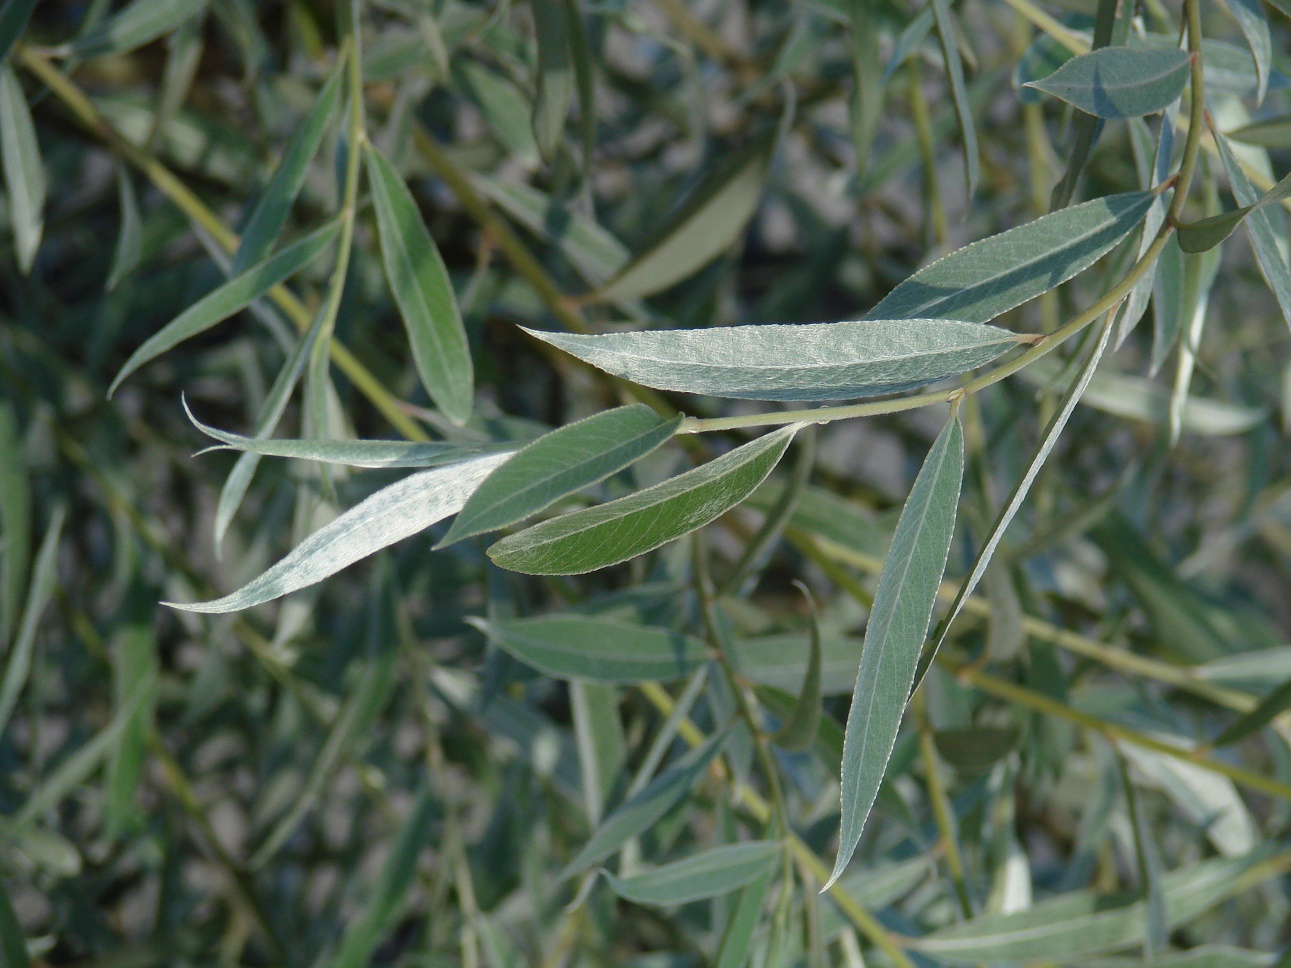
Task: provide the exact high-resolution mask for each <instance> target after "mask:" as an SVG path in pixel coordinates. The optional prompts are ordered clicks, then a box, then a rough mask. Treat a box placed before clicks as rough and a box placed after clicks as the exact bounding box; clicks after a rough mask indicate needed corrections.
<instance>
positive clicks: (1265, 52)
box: [1224, 0, 1273, 106]
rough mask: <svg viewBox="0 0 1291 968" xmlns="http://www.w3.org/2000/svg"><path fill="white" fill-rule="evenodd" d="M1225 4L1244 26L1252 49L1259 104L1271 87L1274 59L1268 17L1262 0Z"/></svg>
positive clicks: (1225, 1)
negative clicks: (1271, 67) (1270, 75)
mask: <svg viewBox="0 0 1291 968" xmlns="http://www.w3.org/2000/svg"><path fill="white" fill-rule="evenodd" d="M1224 6H1225V7H1227V8H1228V12H1229V13H1230V14H1232V15H1233V19H1234V20H1236V21H1237V25H1238V26H1239V27H1241V28H1242V36H1243V37H1245V38H1246V46H1247V47H1249V48H1250V50H1251V59H1252V60H1253V61H1254V62H1255V76H1256V78H1257V81H1256V91H1255V103H1256V105H1257V106H1258V105H1259V104H1261V103H1262V102H1263V101H1264V94H1265V92H1266V91H1268V89H1269V68H1270V66H1271V62H1272V60H1273V41H1272V38H1271V37H1270V36H1269V21H1268V18H1267V17H1265V16H1264V8H1263V7H1262V6H1261V5H1260V0H1224Z"/></svg>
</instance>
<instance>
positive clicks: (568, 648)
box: [467, 614, 710, 683]
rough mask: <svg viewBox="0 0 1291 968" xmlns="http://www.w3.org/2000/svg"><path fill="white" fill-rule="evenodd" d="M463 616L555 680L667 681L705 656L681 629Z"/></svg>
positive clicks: (564, 618) (582, 619) (582, 618)
mask: <svg viewBox="0 0 1291 968" xmlns="http://www.w3.org/2000/svg"><path fill="white" fill-rule="evenodd" d="M467 621H468V622H470V624H472V625H474V626H475V627H476V628H478V629H479V630H480V631H481V632H483V633H484V634H485V635H487V636H488V637H489V638H490V639H491V640H492V641H493V642H496V643H497V644H498V645H499V646H501V647H502V648H503V649H505V650H506V651H507V652H509V653H511V654H512V655H514V656H515V657H516V658H517V659H519V660H520V661H521V662H525V663H527V664H529V665H531V666H533V667H534V668H535V669H537V670H539V671H540V672H544V673H546V674H547V675H549V676H555V677H556V678H558V679H582V680H587V681H589V682H617V683H637V682H651V681H656V680H657V681H665V682H666V681H668V680H670V679H682V678H685V677H686V676H688V675H690V674H691V673H692V672H694V671H695V670H696V669H698V668H699V667H700V666H702V665H704V663H706V662H707V661H708V660H709V658H710V656H709V650H708V646H707V645H705V644H704V642H702V641H701V640H699V639H696V638H693V637H692V636H689V635H683V634H682V633H681V632H675V631H673V630H672V629H665V628H658V627H651V626H646V625H631V624H628V623H626V622H619V621H613V620H611V619H605V618H594V617H590V616H586V615H573V614H569V615H546V616H543V617H541V618H529V619H498V620H493V621H486V620H484V619H475V618H470V619H467Z"/></svg>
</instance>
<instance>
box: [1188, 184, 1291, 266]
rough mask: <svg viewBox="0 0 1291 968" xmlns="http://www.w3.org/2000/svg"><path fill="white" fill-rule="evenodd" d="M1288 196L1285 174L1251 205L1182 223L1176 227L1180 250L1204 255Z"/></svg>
mask: <svg viewBox="0 0 1291 968" xmlns="http://www.w3.org/2000/svg"><path fill="white" fill-rule="evenodd" d="M1289 195H1291V175H1287V176H1286V177H1285V178H1283V179H1282V180H1281V181H1280V182H1278V183H1277V184H1276V185H1274V186H1273V187H1272V188H1270V189H1269V190H1268V191H1267V192H1266V193H1265V194H1263V195H1261V196H1260V200H1259V201H1258V202H1255V203H1254V204H1253V205H1243V206H1242V207H1241V208H1235V209H1233V210H1232V211H1231V212H1221V213H1220V214H1219V215H1212V216H1210V218H1203V219H1201V220H1199V221H1196V222H1184V223H1183V224H1181V225H1179V227H1178V238H1179V248H1181V249H1183V251H1184V252H1205V251H1206V250H1207V249H1213V248H1214V247H1215V246H1217V245H1219V243H1220V242H1223V241H1224V240H1225V239H1226V238H1228V237H1229V236H1230V235H1232V234H1233V230H1234V229H1236V228H1237V226H1239V225H1241V224H1242V222H1243V221H1244V220H1245V219H1246V217H1247V216H1248V215H1251V214H1252V213H1254V212H1258V211H1259V210H1260V209H1262V208H1263V207H1264V206H1265V205H1271V204H1272V203H1274V202H1280V201H1282V199H1284V198H1286V197H1287V196H1289Z"/></svg>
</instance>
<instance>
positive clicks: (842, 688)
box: [733, 552, 882, 696]
mask: <svg viewBox="0 0 1291 968" xmlns="http://www.w3.org/2000/svg"><path fill="white" fill-rule="evenodd" d="M880 554H882V552H880ZM733 645H734V651H735V655H736V657H737V658H738V661H739V670H740V674H741V675H743V676H745V677H746V678H747V679H749V680H750V681H752V682H756V683H758V684H759V685H763V686H775V687H776V688H777V689H783V690H785V691H786V692H789V693H792V694H793V695H795V696H797V695H801V693H802V690H803V687H804V685H805V684H806V676H807V668H808V666H809V665H810V663H811V651H812V649H811V643H810V641H809V640H808V639H807V638H805V637H804V636H802V635H763V636H758V637H757V638H750V639H737V640H736V641H735V642H734V643H733ZM820 653H821V655H820V662H821V684H820V689H821V694H822V695H825V696H842V695H846V694H847V693H850V692H851V691H852V685H853V683H855V682H856V670H857V667H858V666H859V665H860V662H861V640H860V639H859V638H855V637H852V636H847V635H837V634H830V633H823V634H822V635H821V637H820Z"/></svg>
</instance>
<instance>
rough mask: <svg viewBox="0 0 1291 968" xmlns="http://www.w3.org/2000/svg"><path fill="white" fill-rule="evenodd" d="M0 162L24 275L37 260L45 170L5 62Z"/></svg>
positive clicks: (0, 79) (0, 87)
mask: <svg viewBox="0 0 1291 968" xmlns="http://www.w3.org/2000/svg"><path fill="white" fill-rule="evenodd" d="M0 163H2V164H3V167H4V180H5V188H6V190H7V194H8V202H9V220H10V223H11V224H12V226H13V234H14V242H15V245H16V247H17V249H18V268H20V269H21V270H22V272H23V274H24V275H26V274H28V273H30V272H31V267H32V264H33V263H34V262H35V261H36V250H37V249H39V248H40V237H41V234H42V233H43V232H44V227H45V218H44V209H45V171H44V168H43V167H42V165H41V160H40V146H39V145H38V144H37V142H36V128H35V126H34V125H33V124H32V122H31V109H30V108H29V107H28V106H27V98H26V96H25V95H24V94H23V93H22V85H21V84H19V83H18V78H17V77H16V76H15V75H14V72H13V69H12V68H10V67H9V66H8V65H5V66H3V67H0Z"/></svg>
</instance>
